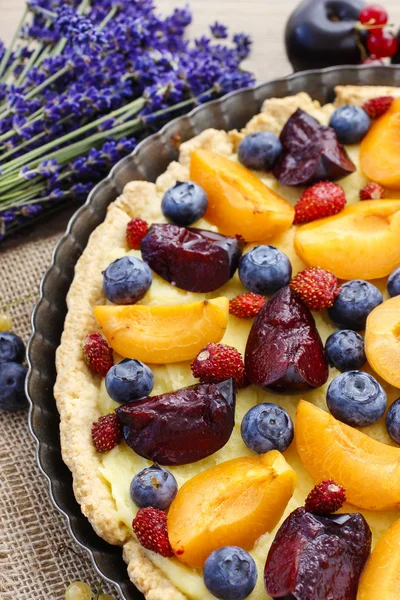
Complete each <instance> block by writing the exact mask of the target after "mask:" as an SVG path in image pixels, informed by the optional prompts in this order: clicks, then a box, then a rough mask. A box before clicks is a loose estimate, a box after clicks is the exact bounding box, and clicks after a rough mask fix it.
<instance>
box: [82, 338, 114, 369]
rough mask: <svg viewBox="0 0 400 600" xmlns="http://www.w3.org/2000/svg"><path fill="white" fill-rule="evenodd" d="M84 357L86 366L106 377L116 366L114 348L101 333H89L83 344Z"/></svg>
mask: <svg viewBox="0 0 400 600" xmlns="http://www.w3.org/2000/svg"><path fill="white" fill-rule="evenodd" d="M82 350H83V356H84V358H85V362H86V364H87V365H88V366H89V367H90V368H91V369H92V371H94V372H95V373H99V375H102V376H103V377H105V376H106V375H107V373H108V371H109V369H111V367H112V366H113V364H114V360H113V351H112V348H110V346H109V345H108V344H107V341H106V340H105V339H104V338H102V337H101V335H100V334H99V333H89V335H88V336H87V338H85V339H84V340H83V342H82Z"/></svg>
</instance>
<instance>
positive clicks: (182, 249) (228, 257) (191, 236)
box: [140, 224, 245, 293]
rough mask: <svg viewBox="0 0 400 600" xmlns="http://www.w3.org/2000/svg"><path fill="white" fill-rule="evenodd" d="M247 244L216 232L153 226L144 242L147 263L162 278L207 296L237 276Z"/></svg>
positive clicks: (159, 225)
mask: <svg viewBox="0 0 400 600" xmlns="http://www.w3.org/2000/svg"><path fill="white" fill-rule="evenodd" d="M244 245H245V244H244V242H243V241H239V240H238V239H236V238H231V237H227V236H225V235H221V234H219V233H215V232H213V231H206V230H203V229H195V228H186V227H180V226H179V225H173V224H155V225H152V226H151V227H150V229H149V231H148V233H147V234H146V235H145V237H144V238H143V240H142V243H141V247H140V249H141V251H142V258H143V260H144V261H145V262H146V263H147V264H148V265H149V267H150V268H151V269H152V270H153V271H154V272H155V273H157V275H159V276H160V277H162V278H163V279H165V280H166V281H168V282H169V283H171V284H172V285H176V286H177V287H179V288H181V289H183V290H187V291H188V292H200V293H207V292H213V291H214V290H216V289H218V288H220V287H221V286H223V285H224V284H225V283H226V282H227V281H229V279H231V277H233V275H234V273H235V271H236V269H237V267H238V264H239V259H240V257H241V255H242V250H243V248H244Z"/></svg>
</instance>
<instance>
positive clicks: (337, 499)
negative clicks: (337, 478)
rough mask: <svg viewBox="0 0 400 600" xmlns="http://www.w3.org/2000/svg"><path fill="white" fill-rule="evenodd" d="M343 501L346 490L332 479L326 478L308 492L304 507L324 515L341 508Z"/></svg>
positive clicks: (344, 500)
mask: <svg viewBox="0 0 400 600" xmlns="http://www.w3.org/2000/svg"><path fill="white" fill-rule="evenodd" d="M345 502H346V490H345V489H344V488H343V487H342V486H341V485H338V484H337V483H335V482H334V481H333V479H327V480H326V481H322V482H321V483H319V484H318V485H316V486H315V487H314V488H313V489H312V490H311V492H310V493H309V494H308V496H307V498H306V501H305V509H306V510H307V511H308V512H312V513H316V514H317V515H326V514H330V513H334V512H336V511H337V510H339V508H342V506H343V504H344V503H345Z"/></svg>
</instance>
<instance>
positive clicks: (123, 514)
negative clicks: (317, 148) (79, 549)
mask: <svg viewBox="0 0 400 600" xmlns="http://www.w3.org/2000/svg"><path fill="white" fill-rule="evenodd" d="M347 150H348V153H349V155H350V157H351V159H352V160H353V161H354V163H355V164H358V162H359V161H358V151H359V148H358V146H355V147H350V148H348V149H347ZM257 175H260V174H259V173H257ZM260 178H261V179H262V180H263V181H264V182H265V183H266V184H267V185H269V186H270V187H271V188H273V189H274V190H275V191H277V192H278V193H279V194H280V195H282V196H284V197H285V198H287V199H288V200H289V201H291V202H293V203H295V202H296V201H297V200H298V198H299V196H300V193H301V191H299V190H298V189H296V188H295V189H293V188H285V187H282V186H280V185H279V184H278V182H277V181H276V180H275V179H274V178H273V177H272V176H269V175H263V176H261V177H260ZM366 182H367V180H366V179H365V178H364V176H363V175H362V174H360V173H359V172H356V173H354V174H352V175H350V176H349V177H347V178H345V179H343V180H342V181H340V182H339V183H340V185H341V186H342V187H343V189H344V191H345V193H346V197H347V202H348V204H351V203H354V202H355V201H357V200H358V193H359V190H360V188H361V187H363V185H365V183H366ZM137 216H138V217H140V216H141V215H140V214H138V215H137ZM196 226H198V227H203V228H206V229H214V230H215V228H214V227H211V226H210V225H209V224H208V223H207V222H206V221H201V222H199V223H197V224H196ZM294 232H295V228H293V227H292V228H291V229H289V230H288V231H286V232H285V233H284V234H282V235H280V236H279V237H277V238H275V239H273V240H270V241H269V242H268V243H270V244H272V245H273V246H276V247H277V248H279V249H280V250H281V251H282V252H284V253H285V254H286V255H287V256H288V257H289V259H290V261H291V263H292V267H293V275H295V274H296V273H297V272H298V271H300V270H302V269H303V268H305V265H304V264H303V263H302V262H301V261H300V259H299V258H298V256H297V255H296V253H295V250H294V247H293V237H294ZM250 248H251V246H248V248H247V249H246V250H248V249H250ZM125 254H126V249H124V248H116V249H115V250H114V252H113V253H112V254H111V255H110V256H109V257H108V258H109V262H112V261H113V260H115V259H116V258H119V257H121V256H123V255H125ZM130 254H133V255H135V256H138V257H139V258H140V256H141V255H140V252H135V251H132V252H130ZM374 284H375V285H377V286H378V287H379V289H380V290H381V291H382V293H383V294H384V297H385V298H386V297H387V292H386V281H384V282H383V281H382V282H381V281H374ZM245 291H246V290H245V289H244V287H243V286H242V284H241V283H240V281H239V278H238V275H237V273H236V274H235V276H234V277H233V278H232V280H231V281H229V282H228V283H227V284H226V285H225V286H224V287H223V288H220V289H218V290H217V291H216V292H213V293H212V294H193V293H190V292H185V291H184V290H180V289H177V288H174V287H173V286H171V285H170V284H169V283H167V282H165V281H164V280H162V279H161V278H160V277H158V276H157V275H153V283H152V286H151V288H150V290H149V292H148V293H147V295H146V296H145V298H144V299H143V300H142V301H141V304H147V305H167V304H182V303H184V302H193V301H196V300H202V299H204V298H213V297H217V296H227V297H228V298H233V297H234V296H236V295H237V294H239V293H244V292H245ZM314 317H315V320H316V324H317V327H318V331H319V333H320V335H321V338H322V341H323V342H325V340H326V338H327V337H328V336H329V335H330V334H331V333H333V332H334V331H336V328H335V327H334V326H333V324H332V323H331V322H330V320H329V319H328V317H327V315H326V312H324V313H322V314H321V313H314ZM251 325H252V320H251V319H248V320H246V319H237V318H236V317H234V316H231V315H230V317H229V321H228V327H227V330H226V333H225V336H224V338H223V339H222V343H224V344H228V345H230V346H234V347H235V348H237V349H238V350H239V352H241V353H242V354H244V350H245V346H246V341H247V337H248V334H249V331H250V328H251ZM150 367H151V369H152V370H153V373H154V379H155V385H154V389H153V392H152V395H158V394H162V393H164V392H169V391H173V390H178V389H180V388H182V387H186V386H188V385H192V384H194V383H198V381H197V380H195V379H194V378H193V376H192V374H191V370H190V364H189V363H175V364H169V365H150ZM338 374H339V372H338V371H336V370H335V369H331V370H330V377H329V381H328V382H327V383H326V384H325V385H324V386H323V387H321V388H319V389H317V390H314V391H310V392H308V393H305V394H303V395H302V397H303V398H304V399H306V400H309V401H311V402H312V403H313V404H315V405H316V406H319V407H321V408H323V409H325V410H327V407H326V402H325V397H326V390H327V387H328V385H329V382H330V381H331V380H332V379H333V378H334V377H336V376H337V375H338ZM380 382H381V383H382V385H383V386H384V388H385V390H386V392H387V394H388V398H389V402H392V401H393V400H395V399H396V398H397V396H398V390H396V389H395V388H391V387H390V386H388V385H387V384H386V383H385V382H383V381H381V380H380ZM299 399H300V397H299V396H297V395H295V396H293V395H292V396H283V395H277V394H274V393H270V392H266V391H264V390H262V389H260V388H257V387H255V386H250V387H247V388H245V389H242V390H240V391H239V392H238V393H237V401H236V423H235V428H234V430H233V433H232V436H231V438H230V440H229V442H228V443H227V444H226V446H225V447H224V448H222V449H221V450H220V451H219V452H217V453H215V454H213V455H212V456H210V457H208V458H206V459H204V460H201V461H199V462H196V463H193V464H189V465H184V466H179V467H168V469H169V470H171V472H172V473H173V474H174V476H175V478H176V480H177V482H178V485H179V486H181V485H182V484H183V483H184V482H185V481H187V480H188V479H190V478H191V477H193V476H194V475H196V474H197V473H199V472H201V471H204V470H205V469H208V468H210V467H212V466H214V465H215V464H217V463H220V462H222V461H226V460H229V459H232V458H235V457H239V456H254V454H253V453H252V452H251V451H250V450H249V449H248V448H247V447H246V446H245V444H244V443H243V441H242V438H241V435H240V424H241V421H242V418H243V417H244V415H245V414H246V412H247V411H248V410H249V409H250V408H251V407H252V406H254V405H256V404H259V403H261V402H274V403H276V404H279V405H280V406H282V407H283V408H285V410H287V411H288V413H289V414H290V416H291V418H292V419H293V421H295V412H296V407H297V404H298V401H299ZM117 406H118V405H117V403H115V402H113V401H112V400H111V399H110V398H109V396H108V395H107V392H106V389H105V385H104V381H103V382H102V385H101V390H100V395H99V407H100V410H101V412H102V413H103V414H107V413H109V412H110V411H112V410H113V409H114V408H116V407H117ZM363 431H364V432H365V433H367V434H368V435H370V436H371V437H373V438H374V439H377V440H379V441H381V442H384V443H386V444H391V443H392V442H391V440H390V438H389V437H388V435H387V433H386V429H385V427H384V425H383V424H382V422H379V423H377V424H375V425H372V426H370V427H366V428H364V429H363ZM285 458H286V459H287V461H288V462H289V463H290V465H291V466H292V467H293V469H295V471H296V473H297V475H298V484H297V487H296V489H295V492H294V495H293V498H292V499H291V501H290V502H289V504H288V506H287V510H286V511H285V514H284V516H283V518H282V520H283V519H284V518H286V516H287V515H288V514H289V513H290V512H292V511H293V510H294V509H295V508H297V507H298V506H301V505H302V504H304V499H305V497H306V496H307V494H308V493H309V491H310V489H311V488H312V486H313V482H312V480H311V478H310V476H309V475H308V473H307V471H306V470H305V469H304V468H303V466H302V464H301V462H300V459H299V456H298V454H297V452H296V449H295V443H292V445H291V447H290V448H289V450H288V451H287V452H285ZM150 464H151V462H150V461H148V460H145V459H144V458H141V457H140V456H138V455H137V454H135V453H134V452H133V450H131V449H130V448H129V447H128V446H127V445H126V444H125V443H124V442H123V443H122V444H121V445H120V446H117V447H116V448H114V449H113V450H112V451H111V452H109V453H108V454H105V455H103V457H102V467H101V473H102V475H103V477H104V478H105V479H106V480H107V482H108V483H109V485H110V488H111V491H112V495H113V497H114V499H115V503H116V506H117V510H118V513H119V516H120V519H121V521H123V522H124V523H126V524H127V526H129V527H130V526H131V524H132V519H133V518H134V516H135V514H136V511H137V508H136V507H135V505H134V504H133V502H132V500H131V498H130V493H129V488H130V483H131V480H132V478H133V476H134V475H136V474H137V473H138V472H139V471H141V470H142V469H143V468H145V467H147V466H150ZM342 510H343V511H344V512H346V511H350V512H355V511H358V509H356V508H354V507H352V506H349V505H347V506H346V505H345V506H344V508H343V509H342ZM360 512H362V513H363V514H364V516H365V517H366V518H367V520H368V523H369V525H370V527H371V529H372V532H373V536H374V543H376V541H377V539H378V538H379V537H380V536H381V535H382V534H383V532H384V531H385V530H386V529H387V528H388V527H389V526H390V525H391V524H392V523H393V522H394V521H395V520H396V519H397V518H398V513H394V512H393V513H392V512H386V513H382V512H378V513H374V512H371V511H360ZM280 524H281V523H279V525H280ZM279 525H278V527H279ZM278 527H277V528H278ZM274 534H275V532H272V533H271V535H269V534H265V535H263V536H262V537H261V538H259V539H258V540H257V542H256V544H255V546H254V548H253V549H252V551H251V555H252V556H253V558H254V560H255V561H256V564H257V569H258V581H257V585H256V587H255V589H254V591H253V592H252V593H251V594H250V596H249V599H250V600H261V599H263V600H265V598H266V593H265V590H264V583H263V572H264V564H265V560H266V557H267V554H268V549H269V546H270V544H271V542H272V540H273V538H274ZM146 552H147V554H148V556H149V558H150V559H151V560H152V561H153V563H154V564H155V565H157V567H159V568H160V569H161V571H163V572H164V573H165V574H166V575H167V576H168V578H169V579H170V580H171V582H172V583H173V584H174V585H175V586H176V587H177V588H178V589H179V590H181V591H182V593H184V594H185V595H186V596H187V597H188V598H193V599H195V600H207V599H211V598H214V596H212V595H211V594H210V593H209V592H208V591H207V590H206V588H205V586H204V583H203V578H202V573H201V571H197V570H195V569H191V568H190V567H187V566H185V565H183V564H182V563H180V562H179V561H178V560H177V559H167V558H163V557H162V556H160V555H157V554H155V553H153V552H148V551H146Z"/></svg>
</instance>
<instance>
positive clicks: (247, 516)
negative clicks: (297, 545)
mask: <svg viewBox="0 0 400 600" xmlns="http://www.w3.org/2000/svg"><path fill="white" fill-rule="evenodd" d="M296 480H297V476H296V473H295V472H294V471H293V469H292V468H291V467H290V466H289V465H288V463H287V462H286V460H285V459H284V458H283V456H282V454H280V452H278V451H277V450H272V451H271V452H268V453H267V454H263V455H261V456H259V457H254V458H253V457H243V458H234V459H233V460H228V461H226V462H222V463H220V464H219V465H217V466H215V467H212V468H211V469H207V470H206V471H202V472H201V473H199V474H198V475H195V476H194V477H192V479H189V481H187V482H186V483H185V484H184V485H183V486H182V487H181V488H180V490H179V491H178V494H177V496H176V498H175V500H174V501H173V503H172V504H171V507H170V509H169V513H168V535H169V539H170V542H171V546H172V549H173V550H174V552H175V554H176V556H177V558H179V560H181V561H182V562H184V563H185V564H187V565H189V566H191V567H195V568H201V567H202V566H203V564H204V561H205V560H206V558H207V556H209V554H211V552H213V550H215V549H216V548H220V547H221V546H230V545H233V546H240V547H241V548H245V549H246V550H250V549H251V548H252V546H253V544H254V542H255V541H256V540H257V539H258V538H259V537H260V535H262V534H263V533H266V532H267V531H271V530H272V529H273V528H274V527H275V525H276V524H277V523H278V521H279V519H280V518H281V516H282V514H283V512H284V510H285V508H286V505H287V503H288V502H289V500H290V498H291V496H292V494H293V490H294V488H295V485H296Z"/></svg>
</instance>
